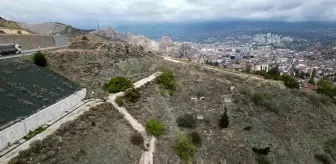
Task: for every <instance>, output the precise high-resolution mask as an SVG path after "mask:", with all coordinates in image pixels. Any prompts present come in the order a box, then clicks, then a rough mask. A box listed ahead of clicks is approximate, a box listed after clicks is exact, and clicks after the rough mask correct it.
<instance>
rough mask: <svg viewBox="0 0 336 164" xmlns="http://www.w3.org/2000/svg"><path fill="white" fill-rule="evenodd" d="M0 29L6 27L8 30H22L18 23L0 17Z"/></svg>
mask: <svg viewBox="0 0 336 164" xmlns="http://www.w3.org/2000/svg"><path fill="white" fill-rule="evenodd" d="M0 27H6V28H11V29H21V27H20V26H19V25H18V23H16V22H14V21H11V20H6V19H4V18H2V17H0Z"/></svg>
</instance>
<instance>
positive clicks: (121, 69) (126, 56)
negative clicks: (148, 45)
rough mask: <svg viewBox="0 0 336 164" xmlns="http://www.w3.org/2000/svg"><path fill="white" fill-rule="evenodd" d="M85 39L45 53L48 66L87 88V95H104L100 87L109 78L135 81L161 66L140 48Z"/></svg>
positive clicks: (150, 53) (152, 55)
mask: <svg viewBox="0 0 336 164" xmlns="http://www.w3.org/2000/svg"><path fill="white" fill-rule="evenodd" d="M89 39H92V40H89V41H83V40H80V39H79V40H77V41H73V43H72V44H71V46H70V49H63V50H58V51H52V52H49V53H48V54H46V56H47V58H48V68H49V69H51V70H54V71H55V72H57V73H59V74H61V75H63V76H65V77H67V78H68V79H70V80H72V81H74V82H76V83H77V84H79V85H81V86H85V87H86V88H88V89H89V94H88V96H89V97H104V96H106V94H104V92H103V91H102V90H101V86H102V85H103V84H104V83H105V82H106V81H107V80H109V79H110V78H112V77H116V76H126V77H128V78H129V79H131V80H132V81H133V82H135V81H137V80H140V79H142V78H144V77H146V76H149V75H150V74H152V73H154V72H155V71H157V70H158V69H159V68H160V67H161V65H160V62H158V61H159V60H158V57H157V56H156V55H155V54H154V53H152V52H148V51H144V50H142V49H141V47H134V46H131V45H128V44H126V43H122V42H106V41H105V42H104V41H101V40H97V39H96V38H89ZM93 39H94V40H93Z"/></svg>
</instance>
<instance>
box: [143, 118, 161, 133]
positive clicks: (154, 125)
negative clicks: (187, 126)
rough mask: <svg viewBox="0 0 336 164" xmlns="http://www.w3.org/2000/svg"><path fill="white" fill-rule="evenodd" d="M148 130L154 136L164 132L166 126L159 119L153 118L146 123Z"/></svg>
mask: <svg viewBox="0 0 336 164" xmlns="http://www.w3.org/2000/svg"><path fill="white" fill-rule="evenodd" d="M146 131H147V132H148V133H150V134H152V135H154V136H160V135H162V134H163V132H164V126H163V124H162V123H161V122H159V121H158V120H157V119H155V118H152V119H151V120H149V121H147V123H146Z"/></svg>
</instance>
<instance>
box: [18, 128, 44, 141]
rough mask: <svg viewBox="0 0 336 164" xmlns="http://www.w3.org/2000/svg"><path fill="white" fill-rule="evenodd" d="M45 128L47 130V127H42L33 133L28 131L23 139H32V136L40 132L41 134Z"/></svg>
mask: <svg viewBox="0 0 336 164" xmlns="http://www.w3.org/2000/svg"><path fill="white" fill-rule="evenodd" d="M47 128H48V126H46V125H44V126H40V127H39V128H37V129H35V130H34V131H29V133H28V134H27V135H26V136H24V137H23V139H25V140H29V139H31V138H33V137H34V136H36V135H38V134H40V133H41V132H43V131H44V130H46V129H47Z"/></svg>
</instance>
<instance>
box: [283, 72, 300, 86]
mask: <svg viewBox="0 0 336 164" xmlns="http://www.w3.org/2000/svg"><path fill="white" fill-rule="evenodd" d="M280 80H281V81H283V82H284V84H285V86H286V87H288V88H300V84H299V83H298V82H297V81H296V80H295V79H294V78H293V77H292V76H289V75H282V76H280Z"/></svg>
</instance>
